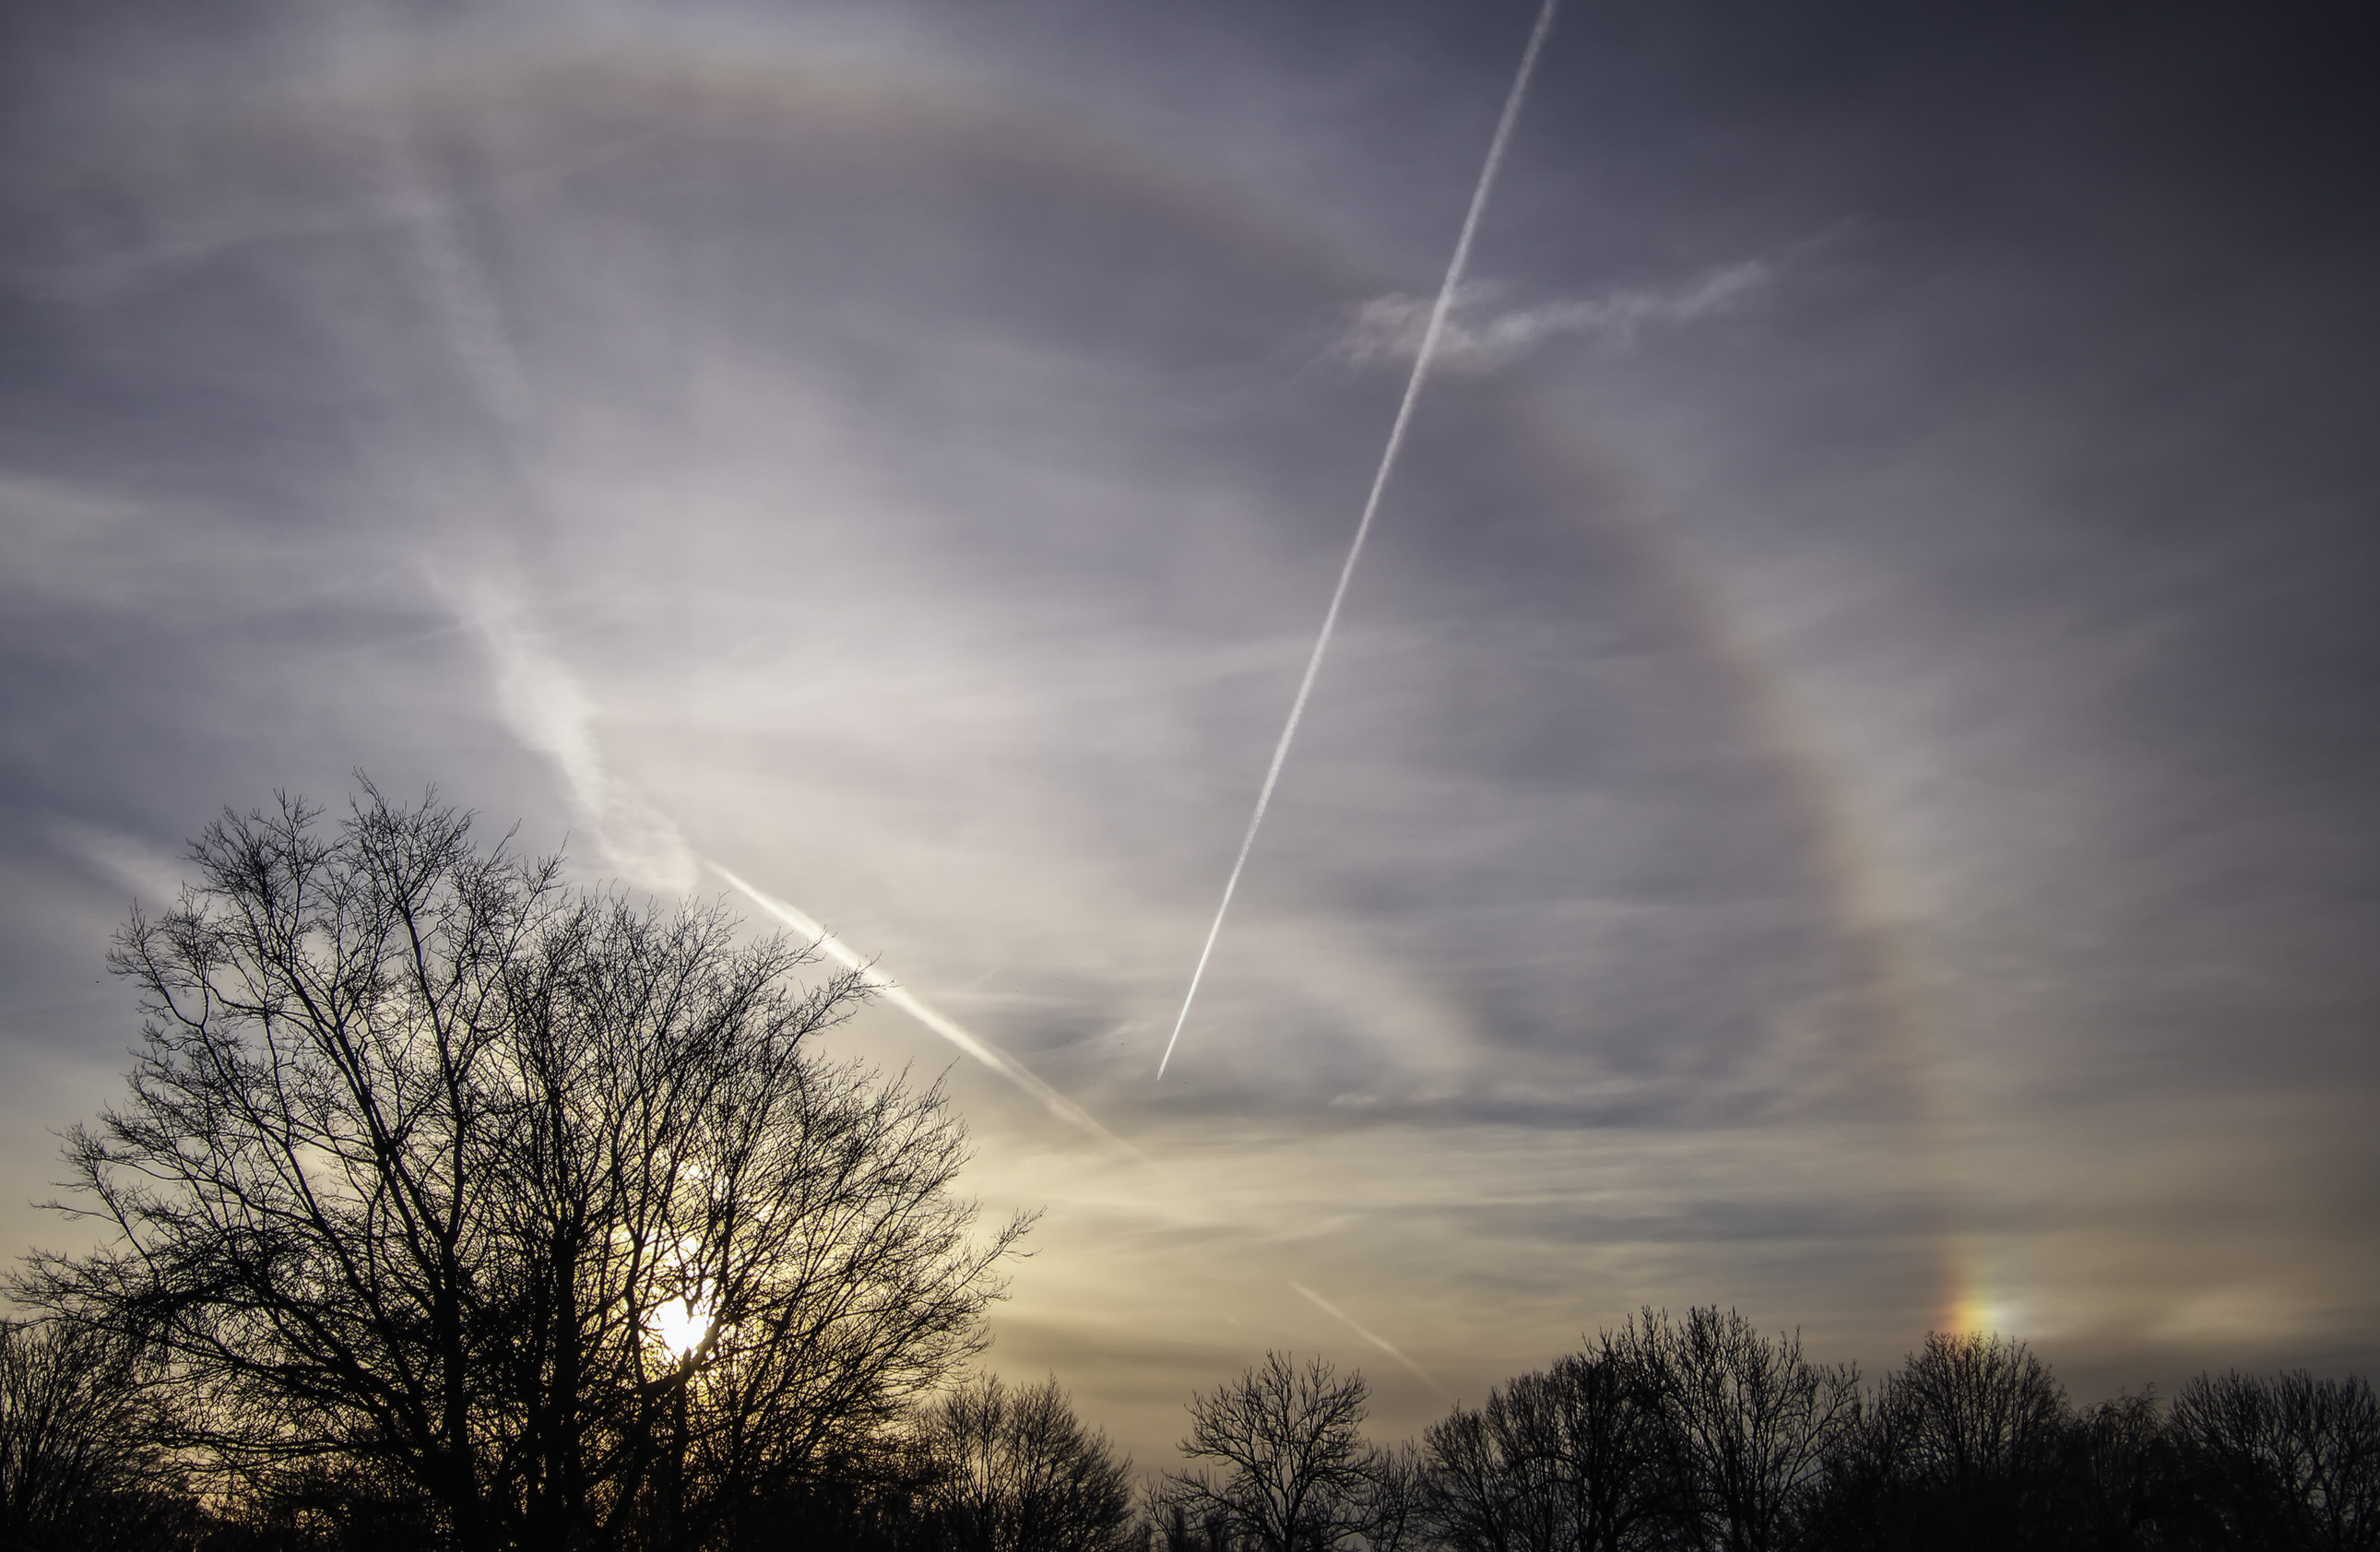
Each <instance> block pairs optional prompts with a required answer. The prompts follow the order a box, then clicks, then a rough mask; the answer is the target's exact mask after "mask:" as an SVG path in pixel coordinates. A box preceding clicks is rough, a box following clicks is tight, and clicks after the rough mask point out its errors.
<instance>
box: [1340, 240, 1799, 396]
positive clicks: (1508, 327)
mask: <svg viewBox="0 0 2380 1552" xmlns="http://www.w3.org/2000/svg"><path fill="white" fill-rule="evenodd" d="M1775 274H1776V272H1775V269H1774V268H1773V266H1771V265H1769V264H1768V263H1767V262H1766V261H1762V260H1758V259H1747V260H1744V261H1742V262H1740V263H1734V264H1723V265H1720V266H1719V267H1718V268H1717V269H1713V270H1709V271H1706V273H1703V274H1702V275H1700V276H1698V277H1697V278H1695V279H1694V280H1693V281H1692V282H1690V283H1688V284H1686V285H1680V286H1675V287H1671V288H1669V289H1666V290H1665V289H1659V288H1656V287H1651V286H1623V287H1621V288H1620V289H1618V290H1613V291H1607V292H1605V293H1604V294H1603V295H1602V296H1600V297H1585V298H1573V299H1570V300H1565V301H1553V302H1543V303H1540V304H1538V305H1537V306H1536V307H1527V308H1514V309H1509V310H1506V311H1503V312H1499V313H1496V314H1495V315H1493V316H1492V317H1489V318H1487V319H1485V320H1482V321H1475V322H1472V321H1464V320H1463V318H1461V317H1460V316H1457V317H1452V318H1449V319H1448V320H1447V321H1445V323H1444V325H1443V326H1442V328H1440V330H1439V338H1438V343H1437V346H1436V347H1435V351H1434V355H1435V358H1436V360H1437V361H1438V363H1439V364H1440V365H1442V366H1444V367H1447V368H1448V369H1450V370H1456V371H1469V372H1488V371H1494V370H1497V369H1498V368H1500V367H1507V366H1510V365H1512V363H1513V362H1515V361H1517V360H1519V359H1520V358H1522V357H1524V356H1526V355H1528V354H1529V353H1530V352H1531V351H1533V350H1535V349H1536V348H1537V347H1538V346H1541V345H1543V344H1545V343H1546V341H1548V340H1549V339H1552V338H1555V337H1556V336H1558V335H1561V334H1579V335H1588V336H1594V337H1598V338H1602V339H1606V340H1609V341H1610V342H1611V343H1612V344H1614V345H1619V346H1626V345H1629V344H1631V343H1633V341H1634V340H1635V338H1636V334H1637V333H1638V331H1639V330H1642V329H1645V328H1647V327H1651V326H1655V325H1669V326H1672V327H1679V326H1683V325H1685V324H1689V323H1694V322H1699V321H1702V320H1704V319H1706V318H1713V317H1717V316H1718V315H1720V314H1722V313H1727V312H1731V311H1734V310H1735V309H1738V308H1740V307H1742V306H1743V304H1744V303H1745V301H1746V300H1748V299H1749V298H1750V297H1753V296H1755V295H1756V294H1757V293H1758V292H1760V291H1761V290H1763V289H1764V288H1766V287H1767V285H1769V283H1770V282H1771V281H1772V280H1773V279H1774V278H1775ZM1489 294H1490V293H1489V291H1488V288H1485V287H1477V288H1471V287H1466V288H1465V289H1464V290H1463V293H1462V294H1460V295H1458V296H1457V297H1455V299H1454V308H1453V310H1454V311H1455V312H1456V313H1458V314H1459V313H1460V312H1462V311H1463V309H1466V308H1473V307H1475V304H1477V303H1478V302H1480V301H1481V300H1482V299H1483V298H1484V297H1486V296H1488V295H1489ZM1435 310H1436V309H1435V307H1434V305H1433V304H1432V303H1431V302H1429V301H1427V300H1425V299H1424V298H1422V297H1408V296H1405V295H1404V294H1403V293H1402V292H1390V294H1389V295H1387V296H1385V297H1373V298H1372V299H1371V300H1369V301H1367V302H1365V303H1364V304H1363V305H1362V306H1360V307H1358V308H1357V309H1355V320H1354V323H1353V324H1352V325H1351V326H1350V327H1349V329H1348V331H1347V333H1346V335H1345V337H1344V338H1342V340H1341V341H1340V342H1339V353H1340V354H1341V355H1342V356H1343V357H1344V358H1346V359H1347V360H1349V361H1351V362H1353V363H1354V364H1355V365H1357V366H1368V365H1370V364H1371V363H1373V362H1376V361H1401V360H1408V359H1416V360H1417V359H1418V358H1420V355H1421V351H1422V347H1423V343H1424V340H1425V338H1426V337H1427V334H1428V333H1429V330H1430V328H1431V327H1432V324H1431V318H1432V315H1433V313H1434V312H1435Z"/></svg>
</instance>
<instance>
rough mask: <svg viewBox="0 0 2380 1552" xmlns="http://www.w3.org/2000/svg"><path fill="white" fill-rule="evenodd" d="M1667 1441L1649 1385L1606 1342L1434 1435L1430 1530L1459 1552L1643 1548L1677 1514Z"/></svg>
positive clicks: (1630, 1350)
mask: <svg viewBox="0 0 2380 1552" xmlns="http://www.w3.org/2000/svg"><path fill="white" fill-rule="evenodd" d="M1669 1442H1670V1439H1669V1435H1668V1433H1667V1420H1666V1419H1665V1417H1664V1415H1663V1413H1662V1408H1661V1398H1660V1396H1659V1394H1658V1391H1657V1389H1656V1388H1655V1387H1654V1384H1653V1379H1652V1376H1651V1374H1650V1373H1649V1372H1648V1370H1647V1369H1646V1367H1645V1364H1643V1363H1641V1362H1640V1361H1639V1358H1638V1355H1637V1353H1636V1351H1635V1348H1634V1346H1633V1344H1632V1343H1631V1342H1629V1341H1627V1340H1621V1339H1615V1338H1614V1337H1613V1336H1611V1335H1610V1334H1609V1333H1608V1332H1607V1333H1604V1334H1602V1335H1600V1336H1599V1337H1598V1338H1597V1344H1596V1346H1595V1347H1594V1348H1593V1349H1592V1350H1590V1351H1589V1352H1582V1353H1575V1354H1573V1355H1571V1356H1569V1357H1565V1358H1563V1359H1561V1360H1560V1361H1559V1362H1558V1363H1556V1364H1554V1365H1553V1366H1552V1367H1551V1368H1550V1369H1548V1370H1545V1371H1543V1372H1540V1373H1537V1374H1530V1375H1523V1376H1520V1377H1519V1378H1517V1379H1513V1380H1511V1381H1509V1382H1507V1383H1506V1384H1505V1385H1503V1386H1502V1387H1500V1388H1498V1389H1496V1390H1493V1391H1490V1392H1489V1393H1488V1404H1487V1405H1486V1407H1484V1408H1483V1409H1481V1410H1480V1411H1478V1412H1467V1411H1463V1410H1461V1409H1457V1410H1456V1411H1455V1413H1453V1414H1452V1415H1451V1416H1450V1417H1447V1418H1446V1419H1444V1420H1442V1421H1441V1422H1439V1423H1437V1424H1435V1425H1432V1426H1431V1427H1430V1429H1429V1431H1428V1434H1427V1449H1428V1451H1429V1473H1428V1483H1429V1496H1430V1499H1431V1505H1432V1509H1433V1514H1432V1519H1433V1520H1434V1522H1435V1523H1436V1526H1437V1530H1438V1534H1439V1537H1440V1539H1441V1540H1442V1541H1443V1542H1444V1544H1445V1545H1446V1546H1449V1547H1450V1548H1452V1549H1454V1552H1621V1549H1623V1548H1629V1547H1635V1546H1645V1545H1648V1543H1649V1542H1650V1541H1651V1540H1652V1539H1653V1538H1656V1537H1657V1536H1658V1534H1660V1531H1661V1529H1662V1525H1661V1517H1662V1515H1663V1513H1664V1512H1665V1510H1668V1509H1669V1508H1670V1500H1671V1497H1672V1495H1671V1494H1670V1474H1669V1465H1670V1455H1671V1451H1670V1449H1669V1448H1668V1445H1669Z"/></svg>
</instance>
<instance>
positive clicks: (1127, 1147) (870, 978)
mask: <svg viewBox="0 0 2380 1552" xmlns="http://www.w3.org/2000/svg"><path fill="white" fill-rule="evenodd" d="M703 863H704V866H706V867H709V868H710V870H711V871H712V872H713V873H716V874H718V875H719V876H720V877H721V878H722V879H726V880H727V882H728V883H730V884H732V885H733V886H735V889H736V890H738V891H741V892H742V893H743V894H744V896H745V897H746V898H747V899H748V900H750V901H751V902H752V903H754V904H755V905H758V906H759V907H760V909H762V910H764V911H766V912H768V913H769V914H770V915H772V916H774V917H776V918H777V919H778V920H779V921H781V922H783V923H784V924H785V925H786V926H787V927H790V928H793V929H794V930H795V932H798V933H800V934H801V935H802V936H803V937H805V938H807V939H808V940H810V942H811V943H812V944H814V945H815V946H816V947H817V948H818V949H819V950H820V952H823V953H825V954H826V956H827V957H828V958H830V959H832V960H833V961H834V962H835V963H836V964H840V965H842V966H843V967H844V968H845V969H847V970H855V971H857V972H858V973H859V978H860V980H861V981H862V982H863V983H864V984H865V985H866V986H867V987H868V989H869V990H870V991H873V992H876V993H878V994H879V995H880V996H881V997H882V998H883V999H884V1000H886V1001H887V1002H890V1003H892V1005H893V1006H894V1007H896V1008H898V1009H900V1010H901V1011H902V1012H905V1013H906V1014H908V1015H909V1016H910V1017H911V1018H913V1019H916V1020H917V1022H918V1023H919V1024H922V1025H925V1026H926V1027H927V1028H929V1029H930V1030H932V1031H933V1032H934V1033H935V1034H937V1035H939V1036H941V1037H942V1038H943V1039H945V1040H948V1041H949V1042H950V1043H951V1044H953V1045H954V1046H956V1047H957V1048H958V1049H961V1050H963V1051H965V1052H966V1053H967V1055H969V1056H971V1057H974V1058H975V1059H976V1060H977V1061H980V1062H982V1063H983V1064H984V1065H985V1066H987V1067H989V1068H990V1069H991V1070H992V1071H993V1072H995V1073H999V1074H1000V1075H1001V1076H1002V1077H1003V1078H1006V1079H1007V1080H1008V1081H1009V1082H1010V1083H1012V1084H1014V1085H1016V1086H1017V1087H1019V1088H1021V1089H1023V1090H1024V1091H1025V1092H1026V1093H1027V1094H1030V1095H1031V1096H1033V1097H1035V1098H1036V1099H1038V1100H1040V1101H1041V1103H1042V1105H1043V1106H1044V1107H1045V1108H1047V1109H1048V1110H1049V1111H1050V1114H1051V1115H1054V1116H1056V1117H1057V1118H1058V1119H1059V1120H1061V1121H1063V1122H1067V1123H1069V1124H1070V1125H1073V1126H1076V1127H1080V1128H1081V1129H1082V1130H1083V1131H1085V1132H1087V1133H1089V1134H1091V1135H1092V1136H1094V1137H1097V1138H1099V1140H1100V1141H1101V1142H1104V1143H1109V1144H1111V1145H1113V1146H1116V1147H1118V1148H1121V1149H1123V1151H1124V1152H1126V1153H1128V1154H1131V1155H1132V1156H1133V1157H1134V1158H1138V1159H1140V1160H1141V1161H1142V1162H1144V1163H1146V1162H1147V1156H1146V1155H1144V1154H1143V1153H1142V1152H1141V1151H1140V1149H1138V1148H1136V1147H1135V1146H1132V1145H1131V1144H1130V1143H1128V1142H1125V1141H1124V1140H1123V1138H1122V1137H1119V1136H1117V1135H1116V1134H1114V1133H1112V1132H1111V1131H1109V1130H1108V1129H1107V1128H1106V1127H1104V1126H1102V1125H1100V1124H1099V1118H1098V1117H1096V1116H1094V1115H1092V1114H1091V1112H1090V1111H1088V1110H1087V1109H1083V1107H1081V1106H1080V1105H1077V1104H1075V1102H1074V1101H1073V1100H1072V1099H1069V1098H1067V1097H1065V1096H1064V1095H1062V1094H1061V1093H1059V1092H1058V1091H1057V1090H1056V1089H1054V1088H1051V1087H1050V1085H1048V1084H1046V1083H1044V1082H1042V1081H1041V1079H1040V1077H1039V1076H1038V1074H1037V1073H1034V1072H1033V1070H1032V1069H1031V1068H1029V1067H1027V1066H1026V1065H1025V1063H1023V1062H1021V1061H1017V1060H1016V1059H1015V1058H1014V1057H1013V1056H1011V1055H1009V1054H1008V1053H1007V1052H1006V1051H1004V1050H1002V1049H1000V1048H999V1047H998V1046H995V1045H993V1044H992V1043H991V1042H990V1041H989V1040H987V1039H985V1038H984V1037H981V1036H980V1035H977V1034H975V1033H974V1032H973V1031H971V1030H969V1029H968V1028H967V1027H966V1025H963V1024H961V1023H959V1022H958V1021H957V1020H956V1019H953V1018H951V1017H949V1016H948V1015H946V1014H944V1013H943V1012H941V1011H940V1010H938V1009H936V1008H934V1007H932V1006H930V1005H929V1004H928V1003H927V1001H926V1000H924V999H923V998H921V997H919V996H917V994H916V993H915V992H912V991H909V990H908V989H906V988H904V987H902V986H901V985H900V983H898V982H897V981H895V980H893V979H892V976H887V975H886V974H884V973H883V972H882V971H881V970H879V969H877V968H876V966H875V964H873V963H872V962H870V961H868V960H866V959H863V958H861V957H860V955H859V954H858V953H857V952H855V951H854V950H853V949H852V948H851V946H850V945H849V944H847V943H845V942H844V940H842V939H840V938H837V937H836V936H835V935H834V934H833V933H832V932H829V931H828V930H827V929H826V928H823V927H820V925H819V924H818V923H817V921H815V920H813V919H812V918H811V917H810V916H809V915H807V913H805V912H802V911H799V910H796V909H795V908H794V907H793V906H791V905H788V904H786V903H784V902H783V901H782V900H779V899H777V898H776V897H775V896H774V895H770V894H764V893H762V892H761V891H759V890H757V889H755V888H753V887H752V886H751V885H750V884H747V883H746V882H745V881H744V880H743V879H739V878H737V877H736V876H735V874H734V873H732V872H730V871H728V870H727V869H726V868H724V867H721V866H720V865H719V864H718V863H716V862H713V861H711V860H710V858H709V857H705V858H704V859H703Z"/></svg>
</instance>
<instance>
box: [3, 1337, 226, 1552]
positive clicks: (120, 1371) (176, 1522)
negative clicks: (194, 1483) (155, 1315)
mask: <svg viewBox="0 0 2380 1552" xmlns="http://www.w3.org/2000/svg"><path fill="white" fill-rule="evenodd" d="M143 1378H144V1376H143V1375H142V1374H141V1372H140V1361H139V1354H138V1352H136V1351H135V1350H133V1349H131V1348H130V1347H128V1345H127V1344H126V1343H125V1342H123V1341H122V1340H118V1339H116V1338H115V1337H113V1336H111V1335H110V1334H109V1333H107V1332H105V1331H101V1330H95V1329H93V1328H89V1327H81V1326H75V1325H71V1324H67V1323H62V1322H52V1323H49V1324H47V1325H39V1326H32V1325H23V1324H19V1323H17V1322H14V1321H0V1546H6V1547H10V1548H15V1547H46V1546H76V1547H88V1548H91V1549H93V1552H97V1549H102V1548H122V1549H126V1552H131V1549H135V1548H144V1547H150V1546H166V1545H169V1544H170V1543H171V1541H172V1539H173V1538H175V1537H176V1536H177V1535H178V1534H182V1533H185V1532H187V1531H188V1528H189V1522H190V1521H191V1520H192V1518H193V1515H194V1512H195V1510H196V1504H195V1502H194V1500H193V1499H192V1498H191V1497H190V1495H189V1494H188V1491H187V1488H186V1485H185V1484H184V1483H183V1481H182V1480H181V1477H180V1473H177V1472H176V1470H175V1467H174V1462H173V1461H172V1459H171V1458H170V1457H169V1456H168V1455H167V1454H166V1452H165V1451H164V1449H161V1448H160V1445H159V1440H160V1439H161V1437H163V1436H164V1432H165V1429H164V1427H163V1425H162V1423H163V1420H162V1418H161V1417H160V1415H159V1413H158V1409H157V1405H156V1400H155V1398H154V1396H153V1394H152V1391H151V1389H150V1388H149V1387H148V1386H146V1385H145V1384H143V1383H142V1381H143Z"/></svg>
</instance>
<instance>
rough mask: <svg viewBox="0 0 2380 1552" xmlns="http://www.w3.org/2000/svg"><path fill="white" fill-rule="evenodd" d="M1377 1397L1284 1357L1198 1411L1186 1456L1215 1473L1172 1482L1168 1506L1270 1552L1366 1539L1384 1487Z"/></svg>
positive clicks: (1209, 1398)
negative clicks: (1370, 1429) (1370, 1414)
mask: <svg viewBox="0 0 2380 1552" xmlns="http://www.w3.org/2000/svg"><path fill="white" fill-rule="evenodd" d="M1369 1399H1370V1392H1369V1390H1368V1389H1367V1388H1366V1386H1365V1383H1364V1377H1363V1376H1361V1375H1359V1374H1350V1375H1347V1376H1344V1377H1342V1376H1340V1375H1339V1374H1338V1373H1337V1371H1335V1370H1334V1369H1333V1368H1332V1367H1331V1366H1330V1364H1328V1363H1326V1362H1324V1361H1323V1360H1321V1359H1319V1358H1317V1359H1312V1360H1309V1361H1308V1362H1307V1363H1305V1364H1302V1365H1301V1364H1297V1363H1296V1362H1294V1361H1293V1358H1292V1357H1290V1356H1289V1355H1287V1354H1284V1353H1279V1352H1268V1353H1266V1354H1265V1356H1264V1362H1262V1363H1261V1364H1257V1365H1256V1366H1255V1367H1254V1368H1251V1369H1249V1370H1247V1371H1246V1372H1245V1373H1244V1374H1242V1375H1241V1376H1239V1377H1238V1378H1237V1379H1235V1380H1233V1381H1232V1382H1230V1383H1229V1384H1226V1385H1223V1386H1221V1387H1220V1388H1217V1389H1215V1390H1213V1391H1212V1392H1209V1393H1207V1394H1203V1395H1199V1396H1196V1397H1194V1398H1192V1400H1191V1401H1190V1437H1187V1438H1185V1439H1184V1440H1183V1441H1182V1452H1183V1453H1184V1455H1187V1456H1189V1457H1190V1458H1191V1459H1192V1460H1194V1461H1212V1462H1214V1464H1213V1465H1212V1466H1208V1467H1200V1468H1196V1469H1193V1470H1191V1471H1187V1472H1181V1473H1170V1474H1169V1475H1168V1476H1167V1478H1166V1482H1165V1487H1164V1500H1163V1501H1164V1503H1165V1505H1166V1507H1167V1508H1168V1509H1169V1510H1179V1511H1180V1512H1181V1517H1182V1522H1183V1523H1184V1526H1185V1527H1187V1526H1196V1525H1202V1524H1206V1523H1209V1522H1211V1523H1213V1524H1215V1525H1217V1526H1220V1529H1221V1530H1222V1531H1223V1533H1224V1534H1227V1535H1229V1536H1233V1537H1238V1538H1244V1539H1245V1540H1246V1541H1247V1542H1248V1543H1250V1544H1251V1545H1253V1546H1256V1547H1257V1548H1260V1549H1261V1552H1329V1549H1330V1548H1332V1547H1335V1546H1342V1545H1343V1544H1345V1543H1347V1542H1349V1541H1351V1540H1353V1539H1354V1538H1355V1537H1357V1536H1359V1535H1360V1534H1362V1532H1363V1529H1364V1523H1365V1518H1366V1510H1367V1506H1368V1503H1369V1499H1370V1497H1371V1490H1372V1484H1373V1480H1374V1474H1373V1466H1374V1461H1373V1456H1372V1452H1371V1450H1370V1449H1369V1448H1368V1447H1367V1446H1366V1444H1365V1442H1364V1435H1363V1425H1364V1414H1365V1412H1366V1407H1367V1405H1368V1403H1369Z"/></svg>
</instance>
